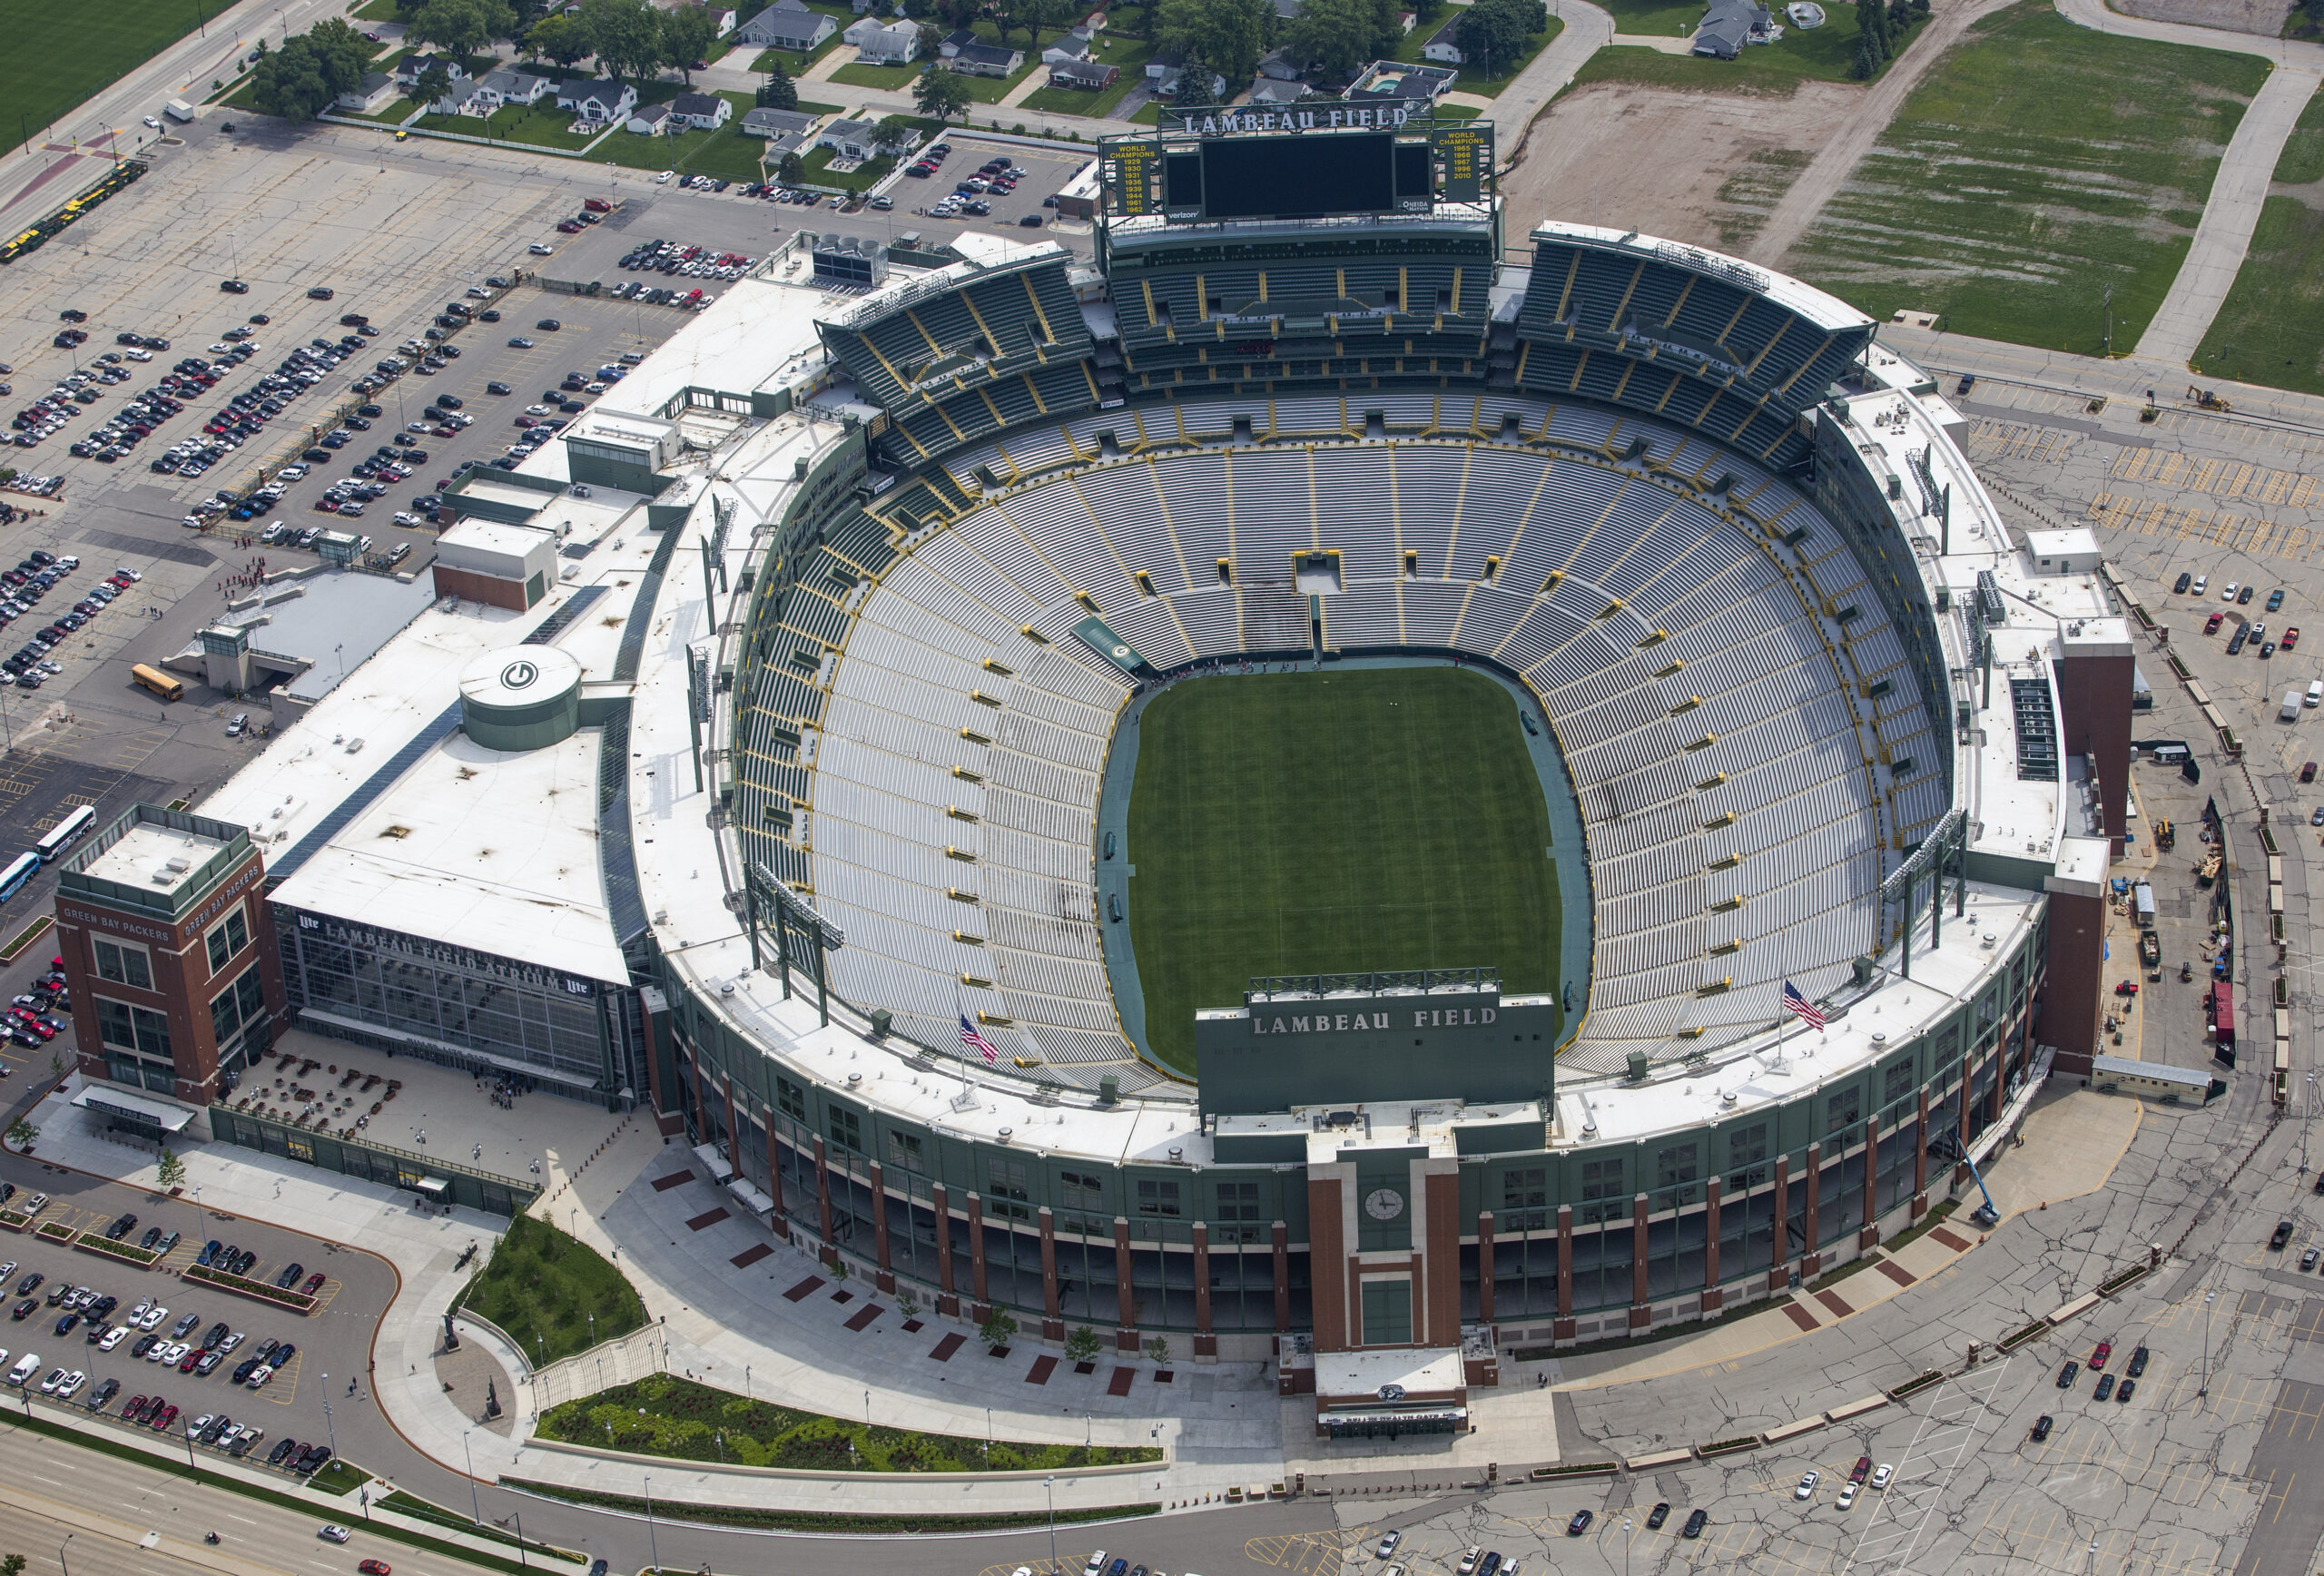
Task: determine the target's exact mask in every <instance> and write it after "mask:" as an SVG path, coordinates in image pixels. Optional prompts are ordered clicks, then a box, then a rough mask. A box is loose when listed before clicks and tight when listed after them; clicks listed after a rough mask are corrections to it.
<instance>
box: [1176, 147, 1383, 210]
mask: <svg viewBox="0 0 2324 1576" xmlns="http://www.w3.org/2000/svg"><path fill="white" fill-rule="evenodd" d="M1394 152H1395V139H1394V137H1393V136H1392V135H1390V134H1388V133H1379V134H1376V135H1374V134H1369V133H1367V134H1364V135H1356V136H1348V135H1333V136H1307V137H1260V138H1254V139H1252V140H1249V141H1244V140H1241V139H1238V138H1222V139H1219V140H1217V141H1215V142H1207V143H1204V144H1203V147H1202V177H1203V179H1202V197H1203V211H1204V212H1205V213H1206V216H1208V217H1209V218H1212V219H1263V218H1273V219H1308V218H1317V217H1321V216H1323V215H1325V214H1332V213H1381V212H1387V211H1389V210H1390V209H1393V208H1394V207H1395V206H1396V179H1395V175H1396V171H1395V162H1394ZM1171 198H1172V202H1173V204H1174V205H1175V204H1176V202H1177V190H1176V183H1175V182H1174V183H1173V188H1172V192H1171Z"/></svg>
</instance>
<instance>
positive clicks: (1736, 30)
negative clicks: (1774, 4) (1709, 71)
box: [1694, 0, 1783, 60]
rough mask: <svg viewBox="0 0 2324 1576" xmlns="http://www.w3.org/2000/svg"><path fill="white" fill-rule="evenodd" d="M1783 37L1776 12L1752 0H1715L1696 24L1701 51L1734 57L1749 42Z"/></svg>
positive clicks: (1723, 57)
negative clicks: (1755, 3)
mask: <svg viewBox="0 0 2324 1576" xmlns="http://www.w3.org/2000/svg"><path fill="white" fill-rule="evenodd" d="M1782 36H1783V29H1782V28H1781V27H1779V26H1777V25H1776V19H1775V13H1773V12H1771V11H1769V10H1768V8H1767V7H1766V6H1764V5H1754V4H1752V0H1711V6H1710V9H1709V11H1708V12H1706V13H1704V15H1703V19H1702V20H1701V21H1700V22H1699V23H1697V24H1696V25H1695V47H1694V52H1695V53H1696V54H1702V55H1709V56H1710V57H1711V58H1713V59H1715V60H1733V59H1734V58H1735V57H1736V56H1738V55H1739V54H1742V53H1743V47H1744V45H1746V44H1773V43H1774V42H1775V41H1776V40H1777V39H1778V38H1781V37H1782Z"/></svg>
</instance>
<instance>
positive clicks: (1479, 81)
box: [1394, 7, 1701, 98]
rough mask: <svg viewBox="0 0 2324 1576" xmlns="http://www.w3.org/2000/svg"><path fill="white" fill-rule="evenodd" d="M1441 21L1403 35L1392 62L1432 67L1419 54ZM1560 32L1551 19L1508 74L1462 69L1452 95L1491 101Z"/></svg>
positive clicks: (1559, 20)
mask: <svg viewBox="0 0 2324 1576" xmlns="http://www.w3.org/2000/svg"><path fill="white" fill-rule="evenodd" d="M1696 14H1697V15H1701V10H1700V7H1698V8H1697V11H1696ZM1448 15H1450V14H1449V13H1448ZM1445 20H1446V18H1445V17H1443V16H1440V17H1438V18H1437V19H1436V20H1435V21H1434V22H1424V23H1423V24H1421V25H1419V26H1417V27H1415V28H1413V30H1412V31H1411V32H1410V33H1407V34H1404V41H1403V43H1402V44H1398V45H1397V46H1396V53H1395V55H1394V58H1395V59H1397V60H1401V61H1403V62H1404V63H1405V64H1410V65H1432V64H1435V63H1434V62H1433V61H1431V60H1429V59H1428V58H1427V57H1426V56H1425V55H1423V54H1421V51H1422V50H1423V49H1425V48H1427V47H1428V41H1429V40H1430V39H1432V38H1433V37H1435V36H1436V30H1437V29H1438V28H1440V27H1442V26H1443V25H1444V23H1445ZM1564 31H1565V19H1564V18H1563V17H1560V16H1552V17H1551V18H1550V25H1549V27H1548V28H1547V29H1546V30H1545V31H1544V32H1543V33H1542V34H1541V36H1540V37H1539V38H1536V39H1535V40H1534V41H1533V43H1532V44H1531V47H1530V48H1528V49H1527V50H1526V51H1525V53H1524V54H1521V55H1519V56H1518V57H1517V58H1516V60H1514V61H1513V62H1512V63H1511V64H1510V66H1509V69H1508V70H1506V71H1501V72H1495V73H1494V74H1492V75H1491V76H1488V75H1486V74H1484V73H1483V72H1482V71H1480V70H1478V69H1477V68H1476V67H1475V66H1472V65H1464V66H1462V67H1461V79H1460V80H1459V81H1458V82H1456V83H1454V84H1452V91H1453V92H1454V93H1472V94H1479V95H1480V96H1482V97H1485V98H1491V97H1492V96H1493V95H1494V94H1498V93H1499V92H1501V90H1502V88H1505V87H1507V86H1508V85H1509V84H1511V83H1512V82H1514V81H1515V80H1516V79H1517V74H1518V73H1519V72H1521V71H1523V70H1524V69H1525V68H1526V67H1527V66H1529V65H1531V64H1532V63H1533V57H1534V56H1535V55H1537V54H1541V51H1543V50H1545V49H1547V48H1548V47H1549V46H1550V43H1551V40H1553V39H1554V38H1556V37H1557V35H1558V34H1561V33H1563V32H1564Z"/></svg>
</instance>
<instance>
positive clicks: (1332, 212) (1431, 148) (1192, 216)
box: [1098, 109, 1494, 223]
mask: <svg viewBox="0 0 2324 1576" xmlns="http://www.w3.org/2000/svg"><path fill="white" fill-rule="evenodd" d="M1254 133H1256V134H1254ZM1098 159H1099V171H1100V179H1101V183H1102V186H1103V189H1104V192H1105V211H1106V213H1107V215H1108V217H1110V218H1117V219H1141V218H1148V217H1158V218H1162V219H1166V220H1171V221H1177V222H1189V223H1192V222H1204V221H1214V222H1215V221H1221V220H1239V219H1317V218H1329V217H1338V216H1361V215H1364V214H1373V213H1398V212H1417V213H1425V212H1430V211H1431V210H1432V209H1433V208H1434V206H1435V205H1436V204H1437V203H1439V202H1456V203H1479V202H1490V201H1491V200H1492V187H1493V166H1494V157H1493V133H1492V125H1491V124H1490V123H1482V122H1477V121H1444V122H1438V121H1434V120H1422V119H1419V118H1417V117H1413V116H1410V115H1408V114H1407V113H1404V112H1403V111H1401V110H1398V111H1388V110H1370V109H1339V110H1322V109H1319V110H1310V111H1301V112H1296V113H1294V112H1289V111H1285V112H1267V113H1253V112H1247V111H1245V112H1237V111H1224V112H1221V111H1211V112H1206V113H1202V114H1201V115H1200V116H1199V117H1198V118H1197V117H1196V116H1193V115H1189V117H1188V118H1187V129H1186V130H1184V131H1178V132H1168V131H1166V132H1158V133H1155V134H1153V135H1151V136H1142V137H1109V138H1107V139H1104V140H1103V141H1102V142H1101V143H1099V146H1098Z"/></svg>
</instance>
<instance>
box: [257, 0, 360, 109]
mask: <svg viewBox="0 0 2324 1576" xmlns="http://www.w3.org/2000/svg"><path fill="white" fill-rule="evenodd" d="M370 59H371V45H370V43H369V41H368V40H366V39H365V38H363V37H361V36H360V35H359V34H357V33H356V31H355V30H354V29H353V28H351V27H350V26H349V25H347V24H346V23H345V22H343V21H341V20H340V19H339V18H338V17H333V18H331V19H330V21H328V22H323V23H319V24H317V25H315V26H314V27H313V28H311V29H310V30H309V31H308V32H305V33H301V34H298V35H297V36H295V37H292V38H289V39H286V40H284V41H283V44H282V47H281V48H280V49H277V50H274V51H273V52H271V54H268V55H267V56H266V57H265V58H264V59H263V60H261V61H260V62H259V63H258V71H257V73H256V74H255V77H254V79H253V93H252V96H253V97H254V98H256V99H257V101H258V107H259V108H260V109H261V111H263V112H264V113H268V114H271V115H280V116H281V117H282V118H283V119H284V120H286V121H289V122H291V123H292V124H294V125H295V124H297V123H299V122H301V121H308V120H312V119H313V118H314V117H315V116H317V115H319V114H320V113H323V111H325V110H327V109H329V108H330V104H331V101H332V100H333V99H335V98H337V97H338V96H339V95H340V94H343V93H346V92H349V91H350V90H351V89H352V88H354V87H355V86H356V85H357V84H359V83H360V82H361V81H362V80H363V74H364V73H365V72H366V71H368V70H369V69H370Z"/></svg>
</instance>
